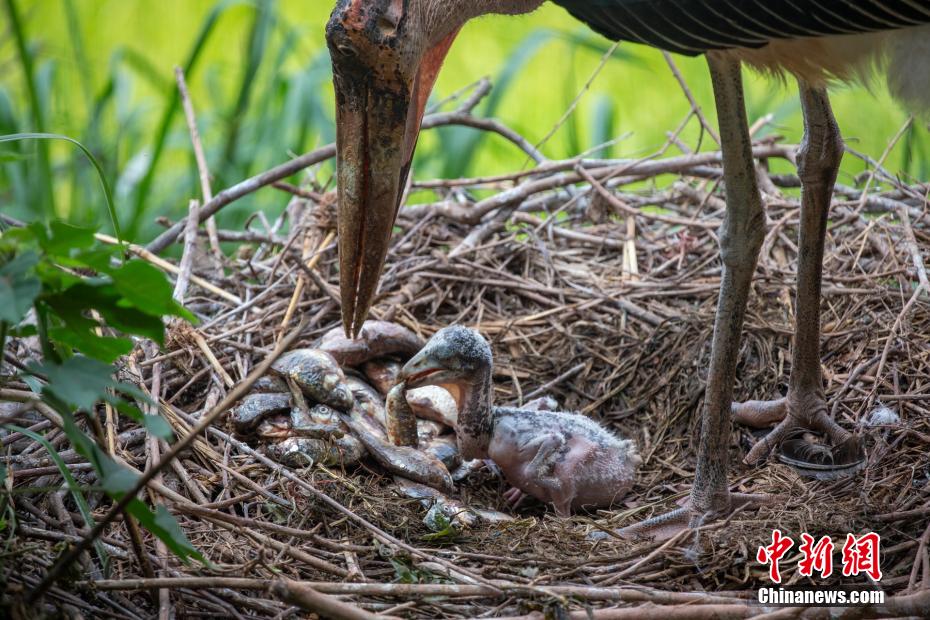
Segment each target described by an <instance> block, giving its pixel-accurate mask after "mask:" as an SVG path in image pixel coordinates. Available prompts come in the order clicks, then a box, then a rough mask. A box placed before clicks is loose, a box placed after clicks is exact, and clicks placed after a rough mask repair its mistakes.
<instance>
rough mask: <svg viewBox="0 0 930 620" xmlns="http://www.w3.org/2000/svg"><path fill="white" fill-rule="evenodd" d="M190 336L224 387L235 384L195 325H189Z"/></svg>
mask: <svg viewBox="0 0 930 620" xmlns="http://www.w3.org/2000/svg"><path fill="white" fill-rule="evenodd" d="M190 334H191V337H192V338H193V339H194V342H196V343H197V346H198V347H199V348H200V350H201V351H202V352H203V354H204V355H205V356H206V358H207V361H209V362H210V366H212V367H213V370H215V371H216V374H217V375H219V377H220V378H221V379H222V380H223V383H225V384H226V387H228V388H231V387H232V386H234V385H236V382H235V381H233V378H232V377H230V376H229V373H228V372H226V369H225V368H223V365H222V364H220V361H219V360H218V359H216V355H214V354H213V350H212V349H211V348H210V345H209V344H207V341H206V340H205V339H204V337H203V336H202V335H201V334H200V332H199V331H197V328H196V327H193V326H191V328H190Z"/></svg>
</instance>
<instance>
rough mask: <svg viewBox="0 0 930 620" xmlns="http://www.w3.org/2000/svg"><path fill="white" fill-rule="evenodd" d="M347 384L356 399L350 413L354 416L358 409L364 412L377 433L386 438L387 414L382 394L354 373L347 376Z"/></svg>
mask: <svg viewBox="0 0 930 620" xmlns="http://www.w3.org/2000/svg"><path fill="white" fill-rule="evenodd" d="M346 385H348V386H349V389H350V390H351V391H352V396H353V398H354V399H355V406H354V407H353V408H352V411H351V412H350V413H351V414H352V415H353V416H354V415H355V414H356V410H360V412H359V413H361V414H364V415H365V416H366V417H367V418H368V421H369V423H370V424H371V425H372V426H373V427H374V428H376V429H377V430H376V431H375V434H376V435H379V436H381V437H385V438H386V437H387V432H386V431H385V424H386V422H387V421H386V417H387V416H386V414H385V411H384V401H382V400H381V395H380V394H378V392H377V391H376V390H375V389H374V388H373V387H371V386H370V385H368V384H367V383H365V382H364V381H362V380H361V379H359V378H358V377H355V376H352V375H349V376H348V377H347V378H346Z"/></svg>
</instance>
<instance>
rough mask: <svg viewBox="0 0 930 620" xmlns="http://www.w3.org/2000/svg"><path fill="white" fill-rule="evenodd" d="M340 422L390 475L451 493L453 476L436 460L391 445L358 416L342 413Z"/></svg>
mask: <svg viewBox="0 0 930 620" xmlns="http://www.w3.org/2000/svg"><path fill="white" fill-rule="evenodd" d="M339 418H340V419H341V420H342V421H343V422H344V423H345V424H346V426H348V427H349V429H351V431H352V433H353V434H354V435H355V437H356V438H357V439H358V440H359V441H361V442H362V445H364V446H365V449H366V450H368V453H369V454H370V455H371V456H372V458H374V459H375V460H376V461H377V462H378V463H380V464H381V466H382V467H384V468H385V469H387V470H388V471H389V472H391V473H393V474H397V475H399V476H403V477H404V478H409V479H410V480H413V481H415V482H420V483H422V484H426V485H429V486H431V487H433V488H436V489H440V490H443V491H451V490H452V488H453V487H452V476H450V475H449V470H447V469H446V467H445V465H443V464H442V462H440V461H439V459H437V458H436V457H434V456H432V455H430V454H424V453H423V452H420V451H419V450H417V449H415V448H411V447H409V446H395V445H393V444H391V443H390V442H388V441H386V440H384V439H382V438H380V437H378V436H377V435H376V434H375V433H373V432H371V430H369V428H368V427H367V425H366V424H365V423H364V422H360V421H359V420H358V419H357V415H353V416H348V415H345V414H343V413H340V414H339Z"/></svg>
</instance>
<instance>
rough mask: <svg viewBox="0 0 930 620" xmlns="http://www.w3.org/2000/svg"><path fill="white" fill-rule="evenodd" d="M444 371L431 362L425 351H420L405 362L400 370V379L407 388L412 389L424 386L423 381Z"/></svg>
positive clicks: (441, 367)
mask: <svg viewBox="0 0 930 620" xmlns="http://www.w3.org/2000/svg"><path fill="white" fill-rule="evenodd" d="M443 370H445V369H444V368H443V366H442V365H440V364H438V363H437V362H436V361H435V360H433V358H432V356H431V355H430V354H429V352H428V351H427V350H425V349H424V350H422V351H420V352H419V353H417V354H416V355H414V356H413V357H411V358H410V360H409V361H407V363H406V364H404V367H403V368H401V369H400V379H401V380H402V381H404V382H406V384H407V387H408V388H410V389H414V388H417V387H420V386H423V385H426V381H425V379H426V378H427V377H431V376H433V375H436V374H438V373H440V372H442V371H443Z"/></svg>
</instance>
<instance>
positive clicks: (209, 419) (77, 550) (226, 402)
mask: <svg viewBox="0 0 930 620" xmlns="http://www.w3.org/2000/svg"><path fill="white" fill-rule="evenodd" d="M305 325H306V319H304V320H303V321H301V322H300V324H299V325H298V326H297V327H296V328H295V329H294V331H292V332H291V333H290V334H288V336H287V337H286V338H284V339H283V340H282V341H281V342H280V343H278V346H276V347H275V349H274V351H272V352H271V355H269V356H268V357H267V358H265V359H264V360H263V361H262V363H261V364H259V365H258V366H256V367H255V370H253V371H252V372H251V373H250V374H249V376H248V377H246V378H245V379H244V380H243V381H242V382H241V383H240V384H239V385H238V386H236V387H235V389H233V390H232V391H230V392H229V393H228V394H227V395H226V397H225V398H224V399H223V400H222V401H220V402H219V403H218V404H217V405H216V406H215V407H214V408H213V409H212V410H211V411H210V412H209V413H207V414H206V415H204V416H203V417H202V418H201V419H200V421H199V422H198V423H197V425H196V426H195V427H194V428H193V429H191V431H190V432H189V433H188V434H187V435H185V436H184V437H181V438H180V439H178V441H177V442H175V443H174V445H172V446H171V449H170V450H169V451H168V452H166V453H165V455H164V456H163V457H162V458H161V459H160V460H159V461H158V463H156V464H155V465H153V466H152V467H151V468H150V469H148V470H147V471H145V473H143V474H142V475H141V476H140V477H139V479H138V480H136V482H135V484H134V485H133V486H132V489H131V490H129V491H127V492H126V494H125V495H123V497H122V499H120V500H119V501H118V502H117V503H116V504H115V505H114V506H112V507H111V508H110V510H108V511H107V513H106V514H105V515H104V516H103V518H101V519H100V521H98V522H97V525H95V526H94V529H93V530H91V531H90V533H89V534H88V535H87V536H85V537H84V538H82V539H81V542H79V543H78V544H76V545H74V546H73V547H71V548H70V549H68V551H67V552H65V553H64V554H62V556H61V557H60V558H59V560H58V561H57V562H56V563H55V565H54V566H52V568H51V569H49V571H48V573H46V575H45V577H44V578H43V579H42V581H41V582H40V583H39V584H38V585H37V586H36V587H35V588H34V589H33V590H31V591H30V592H29V594H28V596H27V599H26V600H27V602H28V603H29V604H32V603H34V602H35V601H36V600H37V599H38V598H39V597H40V596H42V595H43V594H44V593H45V592H46V591H48V589H49V588H50V587H51V585H52V584H53V583H55V581H57V580H58V578H59V577H60V575H61V574H62V573H63V572H64V571H65V570H66V569H67V568H68V567H69V566H71V563H72V562H74V560H75V559H76V558H78V557H79V556H80V554H81V553H83V552H84V551H86V550H87V548H88V547H90V545H92V544H93V542H94V541H95V540H96V539H97V538H99V537H100V535H101V534H103V530H104V528H106V527H107V526H108V525H109V524H110V522H112V521H113V519H114V518H115V517H116V515H118V514H120V512H121V511H123V510H124V509H125V508H126V506H127V505H128V504H129V502H131V501H132V500H133V499H134V498H135V497H136V494H138V493H139V491H141V490H142V489H144V488H145V486H146V485H147V484H148V483H149V482H150V481H152V480H153V479H154V478H155V476H157V475H158V474H159V473H160V472H161V471H162V470H163V469H164V468H165V467H166V466H167V465H168V463H169V462H171V461H172V460H173V459H175V458H177V456H178V454H180V453H181V452H182V451H184V450H185V449H187V447H188V446H190V444H191V443H193V441H194V440H195V439H197V438H198V436H199V435H200V434H201V433H203V432H204V430H206V429H207V428H209V427H210V425H211V424H212V423H213V422H214V421H215V420H216V419H217V418H218V417H219V416H220V415H222V414H223V413H224V412H225V411H226V410H227V409H229V407H230V406H231V405H232V404H233V403H235V402H236V401H237V400H239V399H240V398H242V397H243V396H244V395H245V394H246V393H247V392H248V391H249V389H250V388H251V387H252V384H253V383H255V382H256V381H257V380H258V379H260V378H261V377H262V376H264V374H265V373H266V372H268V369H269V368H271V365H272V364H273V363H274V361H275V360H276V359H278V357H279V356H280V355H281V354H282V353H284V351H285V350H287V348H288V347H289V346H290V345H291V343H292V342H294V341H295V340H296V339H297V337H298V336H299V335H300V333H301V332H302V331H303V328H304V326H305Z"/></svg>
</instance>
